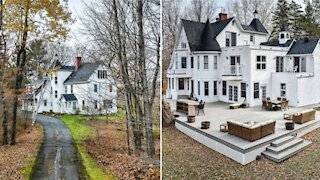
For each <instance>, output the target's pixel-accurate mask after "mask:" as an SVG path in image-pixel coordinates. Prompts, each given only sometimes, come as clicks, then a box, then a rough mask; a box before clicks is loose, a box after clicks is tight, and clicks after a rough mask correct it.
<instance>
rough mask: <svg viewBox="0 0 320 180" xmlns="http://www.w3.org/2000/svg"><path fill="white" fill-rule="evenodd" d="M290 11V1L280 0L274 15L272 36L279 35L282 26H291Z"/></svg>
mask: <svg viewBox="0 0 320 180" xmlns="http://www.w3.org/2000/svg"><path fill="white" fill-rule="evenodd" d="M289 12H290V7H289V4H288V2H287V1H286V0H278V3H277V7H276V10H275V12H274V13H273V16H272V24H273V30H272V32H271V37H273V38H275V37H277V36H278V33H279V32H280V29H281V28H282V27H289V25H290V21H288V19H289Z"/></svg>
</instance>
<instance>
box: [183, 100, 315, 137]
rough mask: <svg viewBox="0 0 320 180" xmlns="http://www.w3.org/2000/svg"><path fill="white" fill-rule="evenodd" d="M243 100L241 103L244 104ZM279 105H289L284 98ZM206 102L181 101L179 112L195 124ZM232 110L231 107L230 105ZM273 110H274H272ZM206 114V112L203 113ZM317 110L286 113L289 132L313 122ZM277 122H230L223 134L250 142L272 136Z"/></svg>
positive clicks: (206, 125)
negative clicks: (297, 125) (297, 126)
mask: <svg viewBox="0 0 320 180" xmlns="http://www.w3.org/2000/svg"><path fill="white" fill-rule="evenodd" d="M244 100H245V99H244ZM244 100H241V102H244ZM277 101H279V103H277V102H274V104H276V105H280V106H277V107H280V109H286V108H287V107H286V106H283V104H286V105H287V103H288V100H286V99H284V98H282V99H277ZM266 102H267V103H266V104H268V103H270V102H271V103H272V101H271V100H270V99H266ZM204 104H205V103H204V102H202V101H200V103H198V102H196V101H192V100H187V99H181V100H177V111H180V112H184V113H186V114H187V115H188V117H187V119H188V122H189V123H193V122H195V120H196V119H195V116H196V115H199V110H203V109H204ZM241 104H242V103H238V104H234V105H233V107H234V108H232V109H236V108H239V107H241ZM230 108H231V105H230ZM271 109H273V108H271ZM203 113H204V112H203ZM315 113H316V110H314V109H308V110H304V111H302V112H300V113H284V115H283V118H284V119H286V120H291V121H292V122H287V123H286V129H287V130H293V129H294V123H298V124H303V123H305V122H308V121H311V120H314V119H315ZM275 125H276V121H275V120H268V121H264V122H255V121H247V122H238V121H233V120H229V121H227V122H226V123H223V124H220V131H221V132H228V133H229V134H231V135H235V136H238V137H240V138H242V139H245V140H248V141H250V142H252V141H255V140H258V139H260V138H263V137H265V136H268V135H271V134H273V133H274V132H275ZM209 128H210V122H209V121H203V122H201V129H209Z"/></svg>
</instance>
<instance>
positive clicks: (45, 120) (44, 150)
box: [32, 115, 84, 180]
mask: <svg viewBox="0 0 320 180" xmlns="http://www.w3.org/2000/svg"><path fill="white" fill-rule="evenodd" d="M37 121H38V122H39V123H40V124H41V125H42V126H43V129H44V133H45V139H44V143H43V144H42V146H41V149H40V153H39V155H38V160H37V162H36V166H35V168H34V172H33V175H32V179H68V180H69V179H72V180H73V179H84V178H83V175H82V174H81V162H80V160H79V158H78V156H77V152H76V149H75V146H74V141H73V139H72V136H71V133H70V131H69V129H68V128H67V127H66V126H65V125H64V124H63V122H62V121H61V120H60V119H58V118H55V117H50V116H43V115H38V117H37Z"/></svg>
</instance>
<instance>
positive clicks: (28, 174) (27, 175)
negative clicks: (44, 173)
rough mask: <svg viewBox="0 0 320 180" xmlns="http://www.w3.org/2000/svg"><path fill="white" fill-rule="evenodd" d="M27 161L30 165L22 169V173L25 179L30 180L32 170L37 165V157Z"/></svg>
mask: <svg viewBox="0 0 320 180" xmlns="http://www.w3.org/2000/svg"><path fill="white" fill-rule="evenodd" d="M27 160H28V165H27V166H26V167H24V168H23V169H22V173H23V176H24V178H25V179H27V180H29V179H31V173H32V168H33V166H34V165H35V163H36V160H37V156H32V157H29V158H28V159H27Z"/></svg>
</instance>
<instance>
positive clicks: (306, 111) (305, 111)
mask: <svg viewBox="0 0 320 180" xmlns="http://www.w3.org/2000/svg"><path fill="white" fill-rule="evenodd" d="M311 111H313V109H307V110H303V111H301V114H304V113H308V112H311Z"/></svg>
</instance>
